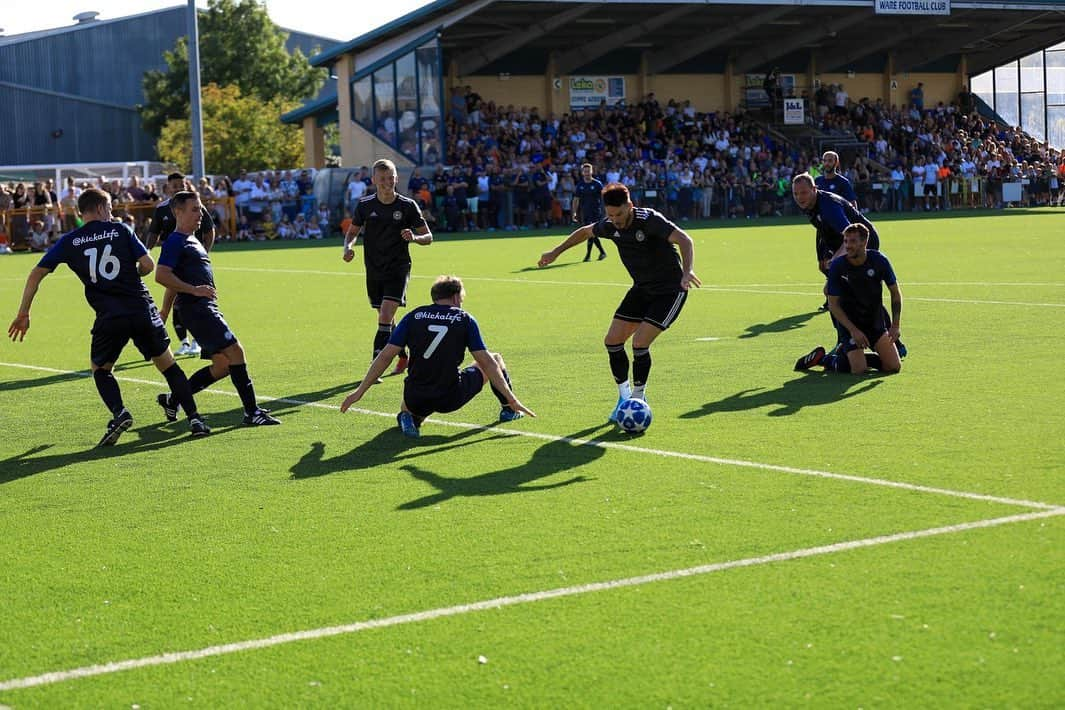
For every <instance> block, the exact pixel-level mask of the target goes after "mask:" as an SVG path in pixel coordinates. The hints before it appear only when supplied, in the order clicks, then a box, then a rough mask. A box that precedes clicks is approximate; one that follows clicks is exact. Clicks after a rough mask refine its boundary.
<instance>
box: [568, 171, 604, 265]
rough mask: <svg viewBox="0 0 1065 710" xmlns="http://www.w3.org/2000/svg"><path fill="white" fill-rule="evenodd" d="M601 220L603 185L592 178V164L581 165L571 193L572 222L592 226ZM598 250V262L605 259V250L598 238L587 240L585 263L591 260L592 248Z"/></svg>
mask: <svg viewBox="0 0 1065 710" xmlns="http://www.w3.org/2000/svg"><path fill="white" fill-rule="evenodd" d="M602 218H603V183H601V182H599V181H598V180H596V179H595V177H593V176H592V164H591V163H585V164H583V165H581V179H580V181H579V182H578V183H577V185H576V186H575V188H574V193H573V221H574V222H577V223H578V224H592V223H593V222H598V221H599V220H601V219H602ZM593 246H594V247H596V248H598V249H599V259H600V261H601V260H603V259H605V258H606V250H605V249H603V243H602V242H601V241H599V237H590V238H589V239H588V251H586V252H585V254H584V260H585V261H591V260H592V247H593Z"/></svg>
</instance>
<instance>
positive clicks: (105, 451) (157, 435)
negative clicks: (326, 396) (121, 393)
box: [0, 421, 232, 485]
mask: <svg viewBox="0 0 1065 710" xmlns="http://www.w3.org/2000/svg"><path fill="white" fill-rule="evenodd" d="M231 429H232V427H212V428H211V437H215V436H221V435H222V434H225V433H226V432H228V431H230V430H231ZM100 434H101V436H102V435H103V431H102V429H101V431H100ZM209 438H210V437H209ZM198 441H199V439H192V438H191V437H189V432H188V426H187V424H186V423H185V422H183V421H182V422H177V423H174V424H165V425H163V424H147V425H145V426H142V427H138V428H136V429H130V430H129V431H128V432H126V433H125V434H123V435H122V438H120V439H119V440H118V443H117V444H115V445H114V446H108V447H105V448H95V447H94V448H91V449H86V450H84V451H74V452H71V453H64V454H48V455H45V456H38V455H37V454H40V453H42V452H44V451H47V450H48V449H50V448H52V447H53V446H55V445H54V444H41V445H39V446H34V447H33V448H31V449H27V450H26V451H24V452H23V453H21V454H14V455H12V456H9V457H7V458H5V459H0V485H3V484H5V483H11V482H12V481H17V480H19V479H20V478H27V477H29V476H35V475H37V474H38V473H46V472H48V471H55V470H57V469H61V468H63V467H65V466H70V465H76V464H83V463H87V462H92V461H99V460H101V459H108V458H112V457H117V456H124V455H127V454H133V453H138V452H142V451H151V452H152V453H153V455H154V454H155V453H156V452H158V451H161V450H162V449H166V448H169V447H171V446H178V445H180V444H183V443H188V444H190V445H194V444H196V443H197V442H198ZM155 460H156V461H157V462H158V464H159V467H160V469H166V470H170V468H171V467H170V466H169V465H168V464H167V463H166V459H165V458H157V459H155ZM146 473H147V474H149V475H150V474H151V470H148V471H146Z"/></svg>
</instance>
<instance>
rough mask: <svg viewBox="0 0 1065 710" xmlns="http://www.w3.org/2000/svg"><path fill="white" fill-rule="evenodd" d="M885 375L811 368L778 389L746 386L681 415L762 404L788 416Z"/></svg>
mask: <svg viewBox="0 0 1065 710" xmlns="http://www.w3.org/2000/svg"><path fill="white" fill-rule="evenodd" d="M884 377H887V375H883V374H880V373H872V374H867V375H864V376H862V377H855V376H853V375H845V374H838V373H831V372H826V373H819V372H808V373H806V374H804V375H803V376H801V377H798V378H796V379H794V380H790V381H788V382H785V383H784V384H783V385H782V386H781V387H779V388H778V389H775V390H762V389H759V388H755V389H748V390H742V391H740V392H737V393H736V394H733V395H729V396H728V397H725V398H724V399H719V400H717V401H716V402H707V403H706V404H704V405H703V406H702V407H700V408H699V409H696V410H693V411H690V412H685V413H684V414H681V415H680V418H681V419H698V418H700V417H705V416H709V415H711V414H716V413H719V412H746V411H749V410H752V409H761V408H762V407H776V408H775V409H773V410H772V411H770V412H769V416H771V417H787V416H791V415H792V414H797V413H798V412H800V411H801V410H802V409H803V408H804V407H820V406H823V405H826V404H835V403H836V402H839V401H841V400H844V399H850V398H851V397H857V396H858V395H861V394H865V393H866V392H869V391H870V390H873V389H875V388H876V387H877V386H879V385H880V383H881V382H882V381H883V380H882V378H884ZM851 388H854V389H851Z"/></svg>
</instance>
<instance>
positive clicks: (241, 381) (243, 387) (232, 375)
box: [229, 363, 259, 414]
mask: <svg viewBox="0 0 1065 710" xmlns="http://www.w3.org/2000/svg"><path fill="white" fill-rule="evenodd" d="M229 379H230V380H232V382H233V387H234V388H236V390H237V394H239V395H240V403H241V404H243V405H244V413H245V414H252V413H253V412H254V411H255V410H256V409H258V408H259V405H258V404H256V403H255V387H254V385H252V383H251V378H250V377H249V376H248V365H247V363H244V364H241V365H230V366H229Z"/></svg>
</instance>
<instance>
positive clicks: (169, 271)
mask: <svg viewBox="0 0 1065 710" xmlns="http://www.w3.org/2000/svg"><path fill="white" fill-rule="evenodd" d="M170 205H171V208H172V209H173V211H174V220H175V223H176V224H175V229H174V231H173V232H171V233H170V236H168V237H167V238H166V240H165V241H164V242H163V249H162V253H161V254H160V255H159V268H158V269H157V270H156V272H155V280H156V282H158V283H159V284H160V285H162V286H165V287H166V288H167V290H168V291H174V292H175V293H177V299H176V302H175V304H174V312H175V313H176V314H180V316H181V320H182V321H183V322H184V323H185V326H186V327H187V328H188V329H189V332H191V333H192V335H193V337H195V338H196V340H197V341H199V343H200V347H201V348H202V349H203V352H202V354H201V355H200V357H203V358H205V359H209V360H210V361H211V364H210V365H208V366H205V367H202V368H200V369H199V370H198V371H196V372H195V373H194V374H193V375H192V377H191V378H189V386H190V387H191V388H192V391H193V392H199V391H200V390H202V389H206V388H207V387H210V386H211V385H212V384H214V383H215V382H217V381H218V380H220V379H222V378H223V377H225V376H226V375H229V379H230V380H231V381H232V382H233V387H234V388H235V389H236V390H237V394H238V395H240V402H241V404H242V405H244V423H245V424H246V425H248V426H263V425H271V424H280V423H281V422H280V421H278V420H277V419H275V418H274V417H272V416H270V413H269V412H268V411H267V410H265V409H263V408H261V407H260V406H259V405H258V404H257V402H256V400H255V387H254V386H253V385H252V381H251V377H249V376H248V364H247V361H246V359H245V357H244V348H243V347H241V344H240V342H239V341H238V340H237V336H236V335H234V334H233V331H232V330H231V329H230V327H229V324H228V323H226V321H225V318H223V317H222V312H221V311H220V310H218V301H217V295H218V294H217V292H216V291H215V285H214V272H213V271H212V270H211V259H210V257H208V256H207V250H206V249H204V248H203V245H202V244H200V242H199V240H197V239H196V238H195V237H194V236H193V233H194V232H195V231H196V227H197V226H198V225H199V223H200V216H201V210H202V208H203V205H202V204H200V198H199V195H197V194H196V193H195V192H179V193H177V194H176V195H174V196H173V197H172V198H170ZM158 402H159V406H160V407H162V408H163V414H164V416H165V417H166V418H167V420H168V421H173V420H174V418H175V417H176V416H177V409H178V405H179V404H180V400H178V399H176V398H175V397H174V396H173V395H172V394H171V395H169V396H168V395H165V394H161V395H159V399H158Z"/></svg>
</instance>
